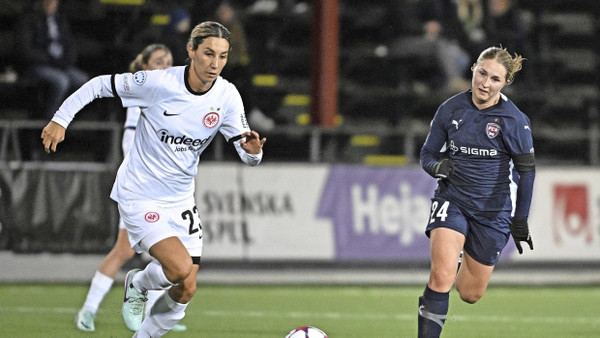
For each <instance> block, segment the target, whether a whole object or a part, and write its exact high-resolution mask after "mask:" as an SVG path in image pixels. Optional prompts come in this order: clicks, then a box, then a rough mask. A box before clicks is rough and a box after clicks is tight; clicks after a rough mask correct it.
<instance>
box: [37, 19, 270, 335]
mask: <svg viewBox="0 0 600 338" xmlns="http://www.w3.org/2000/svg"><path fill="white" fill-rule="evenodd" d="M229 51H230V34H229V31H228V30H227V29H226V28H225V27H224V26H223V25H221V24H219V23H217V22H210V21H208V22H203V23H201V24H199V25H197V26H196V27H195V28H194V29H193V30H192V32H191V34H190V39H189V41H188V43H187V52H188V56H189V58H190V63H189V65H188V66H180V67H171V68H168V69H164V70H154V71H139V72H136V73H135V74H132V73H125V74H116V75H112V76H111V75H102V76H98V77H95V78H94V79H92V80H90V81H88V82H87V83H86V84H85V85H83V86H82V87H81V88H80V89H78V90H77V91H76V92H75V93H74V94H73V95H71V96H70V97H69V98H67V100H65V102H64V103H63V104H62V105H61V107H60V108H59V110H58V111H57V112H56V114H55V115H54V117H53V118H52V121H51V122H50V123H48V125H47V126H46V127H45V128H44V129H43V130H42V135H41V137H42V143H43V145H44V148H45V150H46V151H47V152H55V151H56V146H57V144H58V143H60V142H62V141H63V140H64V136H65V130H66V127H67V126H68V125H69V123H70V122H71V121H72V119H73V118H74V116H75V114H76V113H77V112H78V111H80V110H81V109H82V108H83V107H84V106H85V105H86V104H88V103H90V102H91V101H93V100H94V99H96V98H99V97H118V98H119V99H120V100H121V102H122V104H123V106H124V107H140V108H141V116H140V119H139V121H138V124H137V126H136V133H135V138H134V141H133V147H132V148H131V150H130V151H129V153H128V154H127V156H126V157H125V159H124V161H123V163H122V164H121V166H120V168H119V171H118V173H117V178H116V180H115V184H114V186H113V189H112V192H111V198H112V199H113V200H115V201H116V202H117V203H118V207H119V214H120V216H121V218H122V219H123V222H124V224H125V228H126V229H127V232H128V235H129V242H130V244H131V246H132V247H133V249H135V250H136V251H138V252H141V251H145V252H148V253H150V255H152V257H154V258H155V260H153V261H152V262H151V263H149V264H148V265H147V266H146V268H145V269H144V270H141V271H140V270H138V269H134V270H131V271H129V273H128V274H127V276H126V278H125V296H124V299H123V308H122V312H123V319H124V320H125V323H126V324H127V327H129V328H130V329H133V330H137V329H139V330H138V331H137V332H136V334H135V335H134V337H160V336H162V335H164V334H165V333H166V332H168V331H169V330H171V328H173V326H174V325H175V324H177V323H178V322H179V320H181V319H182V318H183V317H184V316H185V309H186V307H187V305H188V303H189V301H190V300H191V298H192V297H193V295H194V293H195V292H196V276H197V273H198V269H199V265H200V256H201V255H202V227H201V221H200V216H199V215H198V209H197V208H196V206H195V201H194V188H195V177H196V176H197V171H198V162H199V159H200V155H201V154H202V152H203V151H204V150H205V149H206V147H207V146H208V144H209V143H210V142H211V141H212V140H213V139H214V137H216V136H217V132H220V133H221V134H222V135H223V136H224V137H225V138H226V139H227V141H228V142H230V143H233V145H234V147H235V149H236V150H237V152H238V154H239V156H240V158H241V160H242V161H243V162H244V163H246V164H248V165H251V166H255V165H258V164H259V163H260V161H261V159H262V147H263V144H264V142H265V141H266V139H265V138H261V137H260V136H259V135H258V133H256V132H255V131H252V130H251V129H250V127H249V126H248V122H247V121H246V116H245V113H244V107H243V104H242V99H241V97H240V94H239V92H238V91H237V89H236V88H235V86H234V85H232V84H231V83H229V82H228V81H227V80H225V79H223V78H222V77H220V73H221V71H222V70H223V67H224V66H225V64H226V63H227V57H228V54H229ZM165 289H169V291H168V293H165V294H164V295H163V296H161V297H160V298H159V299H158V300H156V302H155V303H154V305H153V307H152V309H151V310H150V315H149V316H147V317H146V318H143V315H144V306H145V301H146V293H147V291H148V290H165ZM142 319H143V321H142Z"/></svg>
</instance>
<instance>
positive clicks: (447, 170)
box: [432, 158, 454, 178]
mask: <svg viewBox="0 0 600 338" xmlns="http://www.w3.org/2000/svg"><path fill="white" fill-rule="evenodd" d="M432 169H433V177H435V178H446V177H448V176H450V175H452V174H454V162H453V161H452V160H451V159H449V158H445V159H443V160H441V161H439V162H438V163H436V164H434V165H433V167H432Z"/></svg>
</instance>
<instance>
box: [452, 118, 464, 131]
mask: <svg viewBox="0 0 600 338" xmlns="http://www.w3.org/2000/svg"><path fill="white" fill-rule="evenodd" d="M461 122H462V119H460V120H458V121H456V120H452V124H453V125H455V126H456V129H458V124H459V123H461Z"/></svg>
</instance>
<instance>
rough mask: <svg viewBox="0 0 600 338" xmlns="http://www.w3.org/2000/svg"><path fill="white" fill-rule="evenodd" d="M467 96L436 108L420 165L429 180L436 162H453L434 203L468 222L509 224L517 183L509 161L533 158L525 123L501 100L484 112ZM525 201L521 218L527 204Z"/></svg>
mask: <svg viewBox="0 0 600 338" xmlns="http://www.w3.org/2000/svg"><path fill="white" fill-rule="evenodd" d="M471 95H472V93H471V91H470V90H469V91H466V92H463V93H460V94H458V95H455V96H453V97H451V98H450V99H448V100H447V101H446V102H444V103H443V104H442V105H440V107H439V108H438V110H437V112H436V114H435V116H434V118H433V121H432V122H431V129H430V131H429V135H428V136H427V140H426V141H425V144H424V145H423V148H422V149H421V165H422V166H423V168H424V169H425V170H426V171H428V172H429V173H430V174H431V168H432V167H433V165H434V164H435V163H436V162H437V161H439V159H440V158H442V157H444V156H445V157H449V158H451V159H452V160H453V162H454V165H455V173H454V174H453V175H450V176H449V177H448V178H445V179H442V180H439V181H438V187H437V189H436V192H435V197H440V198H443V199H445V200H448V201H450V202H452V203H454V204H455V205H457V206H459V207H460V208H461V209H462V210H464V211H465V212H468V213H469V214H470V215H472V216H476V217H486V218H488V217H493V218H501V219H506V220H509V219H510V217H511V215H512V212H513V210H514V207H515V203H516V196H517V194H516V192H517V184H518V180H519V174H518V173H517V171H516V170H515V167H514V161H513V160H514V159H515V158H519V156H520V155H523V154H531V155H530V156H529V157H531V158H533V152H534V151H533V140H532V136H531V129H530V123H529V118H528V117H527V116H526V115H525V114H524V113H523V112H521V111H520V110H519V109H518V108H517V107H516V106H515V104H514V103H513V102H512V101H511V100H509V99H508V98H507V97H506V96H505V95H504V94H500V100H499V102H498V103H497V104H495V105H494V106H492V107H489V108H486V109H483V110H479V109H478V108H477V107H476V106H475V104H474V103H473V101H472V99H471ZM532 185H533V181H531V186H532ZM528 195H529V196H526V199H527V202H526V203H525V204H526V211H525V212H524V214H525V216H524V218H526V217H527V214H528V212H529V203H530V201H531V195H530V194H528ZM503 223H504V222H503Z"/></svg>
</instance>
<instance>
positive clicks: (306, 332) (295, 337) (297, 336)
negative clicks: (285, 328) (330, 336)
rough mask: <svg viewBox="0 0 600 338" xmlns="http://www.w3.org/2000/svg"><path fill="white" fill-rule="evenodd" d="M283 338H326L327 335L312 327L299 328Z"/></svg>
mask: <svg viewBox="0 0 600 338" xmlns="http://www.w3.org/2000/svg"><path fill="white" fill-rule="evenodd" d="M285 338H327V334H325V332H323V331H321V330H319V329H317V328H316V327H313V326H301V327H297V328H295V329H293V330H292V331H290V333H288V334H287V336H285Z"/></svg>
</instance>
